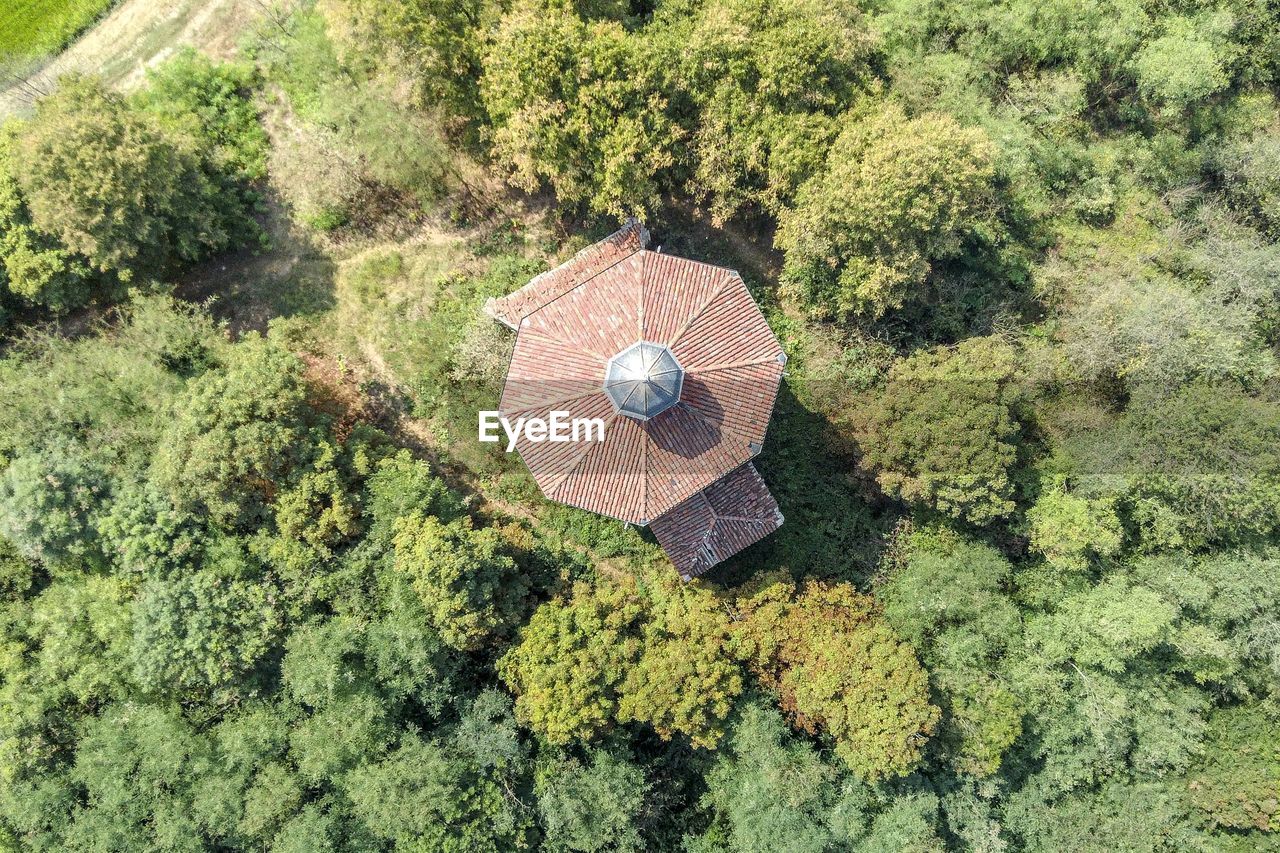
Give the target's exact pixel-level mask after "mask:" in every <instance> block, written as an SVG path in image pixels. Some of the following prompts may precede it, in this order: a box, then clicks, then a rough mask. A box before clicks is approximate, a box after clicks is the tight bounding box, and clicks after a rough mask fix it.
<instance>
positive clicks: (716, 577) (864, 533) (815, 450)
mask: <svg viewBox="0 0 1280 853" xmlns="http://www.w3.org/2000/svg"><path fill="white" fill-rule="evenodd" d="M857 459H858V453H857V448H856V447H855V446H854V445H853V444H852V442H850V441H849V439H848V438H847V437H845V436H843V435H841V434H840V433H839V432H838V431H837V430H836V429H835V428H834V427H833V426H832V424H831V422H830V421H829V420H828V419H827V418H825V417H824V416H822V415H821V414H819V413H817V412H815V411H812V410H811V409H809V408H807V407H806V406H805V405H804V404H803V403H802V402H801V401H800V400H799V399H797V398H796V396H795V395H794V394H793V393H792V391H791V389H790V388H789V387H788V386H787V385H786V384H785V383H784V384H783V385H782V387H781V389H779V392H778V401H777V404H776V406H775V408H774V413H773V420H772V421H771V422H770V425H769V435H768V437H767V438H766V440H765V447H764V452H763V453H762V454H761V455H760V456H759V457H758V458H757V459H756V467H757V468H758V469H759V470H760V474H761V475H762V476H763V477H764V479H765V482H766V483H768V485H769V490H770V491H771V492H773V495H774V497H775V498H777V500H778V505H779V507H780V508H781V509H782V514H783V515H784V516H785V517H786V521H785V522H784V523H783V525H782V528H781V529H779V530H778V531H776V532H774V533H772V534H770V535H769V536H768V537H766V538H765V539H764V540H763V541H761V542H759V543H757V544H756V545H753V546H751V547H750V548H748V549H747V550H745V551H743V552H742V553H741V554H739V555H737V556H736V557H734V558H732V559H730V560H727V561H726V562H725V563H723V564H721V565H720V566H717V567H716V568H714V569H712V570H711V572H710V573H709V574H708V575H707V578H708V579H709V580H711V581H714V582H716V583H719V584H723V585H725V586H738V585H740V584H742V583H744V582H745V581H747V580H748V579H750V578H751V577H752V576H753V575H755V574H757V573H759V572H762V571H771V570H775V569H786V570H788V571H789V572H791V574H793V575H794V576H796V577H817V578H829V579H839V580H847V581H851V582H853V583H855V584H857V585H859V586H862V587H865V586H866V585H867V584H868V582H869V581H870V579H871V577H872V576H873V575H874V574H875V572H876V570H877V567H878V566H879V562H880V555H881V553H882V552H883V551H884V547H885V543H886V541H887V539H888V536H889V534H890V532H891V531H892V530H893V528H894V525H895V524H896V523H897V521H898V519H899V517H900V515H901V513H900V511H899V510H898V508H897V507H896V506H895V505H893V504H892V503H890V502H889V501H887V500H885V499H884V498H883V497H882V496H880V495H879V493H878V492H877V491H876V490H875V488H874V486H873V485H872V484H871V483H870V482H869V481H868V480H867V478H866V477H865V476H864V475H862V474H861V473H860V472H859V470H858V467H857Z"/></svg>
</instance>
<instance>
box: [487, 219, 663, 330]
mask: <svg viewBox="0 0 1280 853" xmlns="http://www.w3.org/2000/svg"><path fill="white" fill-rule="evenodd" d="M647 245H649V232H648V231H646V230H645V229H644V226H643V225H641V224H640V223H639V221H637V220H636V219H628V220H627V222H626V224H625V225H623V226H622V227H621V228H619V229H618V230H617V231H615V232H613V233H612V234H610V235H609V236H608V237H605V238H604V239H603V240H601V241H600V242H599V243H593V244H592V245H590V246H588V247H587V248H585V249H583V250H582V251H581V252H578V254H576V255H574V256H573V257H572V258H570V259H569V260H568V261H565V262H564V263H563V264H561V265H560V266H558V267H556V268H555V269H553V270H548V271H547V272H544V273H543V274H542V275H540V276H537V277H536V278H534V279H533V280H532V281H530V282H529V283H528V284H526V285H525V286H524V287H522V288H520V289H519V290H517V291H516V292H515V293H511V294H508V295H507V296H504V297H502V298H501V299H490V300H489V301H488V302H486V303H485V306H484V311H485V313H486V314H488V315H489V316H490V317H492V318H494V319H495V320H498V321H499V322H501V323H504V324H505V325H507V326H510V327H511V328H513V329H514V328H515V327H516V326H517V325H519V323H520V321H521V320H522V319H523V318H525V317H527V316H529V315H530V314H532V313H533V312H534V311H537V310H538V309H539V308H541V307H542V306H543V305H546V304H547V303H548V302H550V301H551V300H553V299H555V298H557V297H559V296H563V295H564V294H565V293H567V292H568V291H570V290H572V289H573V288H575V287H577V286H578V285H580V284H582V283H583V282H584V281H587V280H588V279H590V278H591V277H592V276H594V275H596V274H598V273H600V272H601V271H603V270H606V269H608V268H609V267H611V266H613V265H614V264H616V263H617V262H618V261H620V260H622V259H623V258H625V257H627V256H628V255H631V254H634V253H636V252H638V251H640V250H641V249H643V248H644V247H645V246H647Z"/></svg>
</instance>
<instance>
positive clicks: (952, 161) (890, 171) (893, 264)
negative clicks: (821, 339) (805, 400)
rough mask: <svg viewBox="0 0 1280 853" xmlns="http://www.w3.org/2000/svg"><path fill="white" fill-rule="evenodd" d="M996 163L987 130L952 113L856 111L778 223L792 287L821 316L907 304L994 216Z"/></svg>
mask: <svg viewBox="0 0 1280 853" xmlns="http://www.w3.org/2000/svg"><path fill="white" fill-rule="evenodd" d="M993 158H994V149H993V148H992V145H991V143H990V141H988V139H987V137H986V134H985V133H983V132H982V131H981V130H979V129H976V128H963V127H961V126H960V125H959V124H957V123H956V121H955V120H954V119H952V118H950V117H948V116H945V115H940V114H937V113H928V114H925V115H922V116H920V117H919V118H914V119H912V118H908V117H907V116H906V114H905V113H903V111H902V109H901V108H899V107H897V106H893V105H887V106H884V107H881V108H879V109H878V110H876V111H873V112H870V113H867V112H865V111H861V110H854V111H851V112H850V113H848V114H847V115H846V117H845V119H844V124H843V127H842V129H841V130H840V134H839V136H837V137H836V140H835V142H834V143H833V144H832V146H831V150H830V151H829V152H828V153H827V157H826V162H825V165H824V167H823V168H822V170H821V171H819V172H818V174H816V175H814V176H813V177H812V178H810V179H809V180H807V181H806V182H805V183H804V184H803V185H801V187H800V189H799V191H798V193H797V194H796V201H795V204H794V206H793V207H791V208H789V209H787V210H784V211H783V212H782V213H781V214H780V215H779V217H778V234H777V238H776V243H777V246H778V248H780V249H782V251H783V252H784V253H785V254H786V261H785V264H784V268H783V278H784V281H785V285H786V288H787V289H788V291H789V292H790V293H791V294H792V295H793V297H794V298H796V300H797V301H798V302H799V303H800V304H801V305H803V306H804V307H805V308H806V309H807V310H808V311H809V312H810V313H812V314H814V315H817V316H822V317H844V316H847V315H850V314H860V315H864V316H866V317H869V318H871V319H875V318H878V317H880V316H881V315H882V314H884V313H885V311H887V310H889V309H891V308H897V307H899V306H901V305H902V304H903V302H905V301H906V300H907V299H908V298H909V297H912V296H915V295H916V294H917V293H918V292H919V290H920V288H921V287H922V285H923V284H924V283H925V280H926V279H927V277H928V275H929V272H930V269H931V265H932V263H933V261H935V260H939V259H943V258H949V257H954V256H955V255H957V254H959V253H960V250H961V247H962V245H963V243H964V240H965V238H966V237H967V236H968V235H969V234H970V232H971V231H973V229H974V228H975V227H977V226H978V224H979V223H980V221H981V220H982V218H983V217H984V216H985V215H986V210H987V208H988V207H989V206H990V204H991V197H992V180H993V177H994V167H993V165H992V161H993Z"/></svg>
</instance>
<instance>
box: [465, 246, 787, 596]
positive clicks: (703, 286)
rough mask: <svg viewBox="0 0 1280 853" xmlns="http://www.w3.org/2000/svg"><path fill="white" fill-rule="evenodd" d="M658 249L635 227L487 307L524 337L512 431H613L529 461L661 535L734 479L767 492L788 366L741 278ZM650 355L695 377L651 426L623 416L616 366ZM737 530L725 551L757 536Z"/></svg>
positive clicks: (601, 507) (512, 397)
mask: <svg viewBox="0 0 1280 853" xmlns="http://www.w3.org/2000/svg"><path fill="white" fill-rule="evenodd" d="M647 239H648V235H647V233H646V232H645V231H644V229H643V228H642V227H641V226H640V225H639V224H638V223H635V222H631V223H629V224H628V225H627V226H625V227H624V228H623V229H622V230H620V231H618V232H617V233H615V234H613V235H612V236H610V237H609V238H606V239H605V240H604V241H602V242H601V243H598V244H596V245H595V246H592V247H590V248H589V249H585V250H583V251H582V252H580V253H579V254H578V256H577V257H575V258H574V259H573V260H572V261H570V262H569V263H567V264H565V265H563V266H561V267H559V268H557V269H555V270H552V271H551V272H549V273H544V274H543V275H541V276H538V277H537V278H535V279H534V280H533V281H531V282H530V283H529V284H528V285H526V286H525V287H523V288H521V289H520V290H518V291H516V292H515V293H512V294H511V295H509V296H506V297H503V298H502V299H499V300H491V302H490V304H489V305H488V306H486V310H487V311H489V313H490V314H491V315H492V316H494V317H496V318H498V319H499V320H501V321H502V322H504V323H507V324H508V325H511V326H512V327H514V328H516V329H517V337H516V344H515V348H514V351H513V353H512V357H511V365H510V369H509V370H508V373H507V381H506V384H505V386H504V388H503V393H502V402H501V411H502V412H503V414H504V415H506V417H507V418H509V419H512V420H515V419H516V418H518V417H542V418H545V417H547V416H548V414H549V413H550V412H551V411H563V412H566V413H567V416H568V417H570V418H600V419H602V420H603V421H604V423H605V438H604V440H603V441H598V442H564V443H554V442H550V441H543V442H531V441H529V440H528V439H527V438H525V437H523V436H522V437H521V438H520V440H519V441H518V443H517V449H518V450H519V451H520V455H521V457H522V458H523V459H524V461H525V464H526V465H528V467H529V471H530V472H531V473H532V474H533V477H534V479H535V480H536V481H537V483H538V486H539V487H540V488H541V489H542V491H543V493H544V494H546V495H547V497H549V498H552V499H553V500H557V501H561V502H563V503H566V504H569V505H571V506H576V507H580V508H582V509H586V510H590V511H592V512H597V513H601V514H603V515H608V516H612V517H614V518H618V519H622V520H623V521H628V522H631V523H634V524H649V523H651V522H653V523H655V524H656V523H657V522H655V521H654V519H657V518H658V517H659V516H663V515H664V514H667V513H670V512H671V511H673V509H674V508H675V507H677V505H680V506H684V505H685V504H686V503H687V502H690V501H692V500H697V499H700V498H701V497H702V496H704V490H707V489H708V487H709V486H712V484H714V483H716V482H717V481H718V480H720V479H721V478H722V477H725V475H726V474H730V478H731V479H732V478H737V479H736V480H734V482H739V481H741V482H746V483H747V484H748V485H750V486H752V487H753V488H754V486H755V483H756V482H757V481H759V475H758V474H755V469H754V468H751V466H749V465H747V464H746V463H747V462H749V461H750V460H751V458H752V457H754V456H755V455H756V454H757V453H759V452H760V448H761V446H762V445H763V443H764V437H765V431H766V430H767V428H768V425H769V417H770V415H771V413H772V411H773V404H774V399H775V397H776V395H777V391H778V384H779V382H780V381H781V378H782V368H783V364H784V362H785V361H786V359H785V357H784V355H783V353H782V347H781V346H780V345H779V344H778V341H777V338H775V337H774V335H773V332H772V330H770V328H769V325H768V323H766V322H765V319H764V316H763V315H762V314H761V313H760V309H759V308H758V307H756V304H755V301H754V300H753V299H752V298H751V294H750V293H749V292H748V291H747V288H746V285H745V284H744V283H743V281H742V278H741V277H740V276H739V275H738V274H737V273H736V272H734V271H732V270H728V269H724V268H723V267H717V266H712V265H710V264H703V263H699V262H697V261H691V260H688V259H685V258H679V257H675V256H671V255H663V254H660V253H657V252H651V251H648V250H646V249H644V248H643V244H644V242H646V241H647ZM638 341H648V342H651V343H654V344H659V345H662V346H664V347H666V348H668V349H669V350H670V352H671V354H672V355H673V356H674V357H675V359H676V360H678V362H679V364H680V367H681V368H682V369H683V372H684V382H683V386H682V388H681V391H680V401H679V402H678V403H677V404H676V405H674V406H672V407H671V408H668V409H666V410H665V411H662V412H660V413H659V414H655V415H653V416H652V417H650V419H649V420H647V421H642V420H636V419H632V418H631V417H628V416H626V415H623V414H620V413H619V412H618V411H617V410H616V408H615V407H614V404H613V402H612V401H611V400H610V398H609V396H608V395H607V394H606V393H605V390H604V376H605V370H606V366H607V364H608V362H609V360H610V359H611V358H613V357H614V356H615V355H617V354H619V353H620V352H622V351H623V350H625V349H627V348H628V347H631V346H632V345H633V344H635V343H637V342H638ZM744 470H745V471H748V472H749V475H748V474H743V473H742V472H743V471H744ZM730 472H732V473H730ZM744 477H747V480H743V478H744ZM750 477H754V480H750ZM748 481H749V482H748ZM760 487H761V488H763V482H762V481H761V482H760ZM764 494H765V495H766V496H767V495H768V491H767V490H765V491H764ZM757 500H762V499H757ZM768 500H769V501H770V502H771V501H772V498H771V497H770V498H769V499H768ZM771 505H772V506H773V508H774V510H776V504H771ZM727 517H728V516H726V518H727ZM779 518H780V516H779ZM726 523H727V522H726ZM734 524H738V522H734ZM739 526H740V525H739ZM756 527H759V525H758V524H757V525H756ZM666 529H668V530H670V529H671V528H670V524H669V523H668V524H667V525H666ZM751 529H753V530H754V529H755V528H754V527H753V528H751ZM769 529H770V530H771V529H773V528H769ZM724 530H725V532H724V533H721V534H717V535H718V536H720V539H718V540H717V541H721V540H723V544H722V545H719V546H717V547H721V548H722V549H723V548H728V547H729V546H730V545H731V544H732V543H734V542H737V541H739V540H741V539H742V537H743V536H744V535H745V534H743V533H742V532H741V531H740V530H739V529H738V528H737V527H733V526H732V525H729V526H727V527H725V528H724ZM766 532H767V531H766ZM668 535H669V534H668ZM760 535H764V534H763V533H762V534H760ZM757 538H758V537H757ZM751 541H755V540H751ZM738 547H743V546H738ZM735 550H736V548H735ZM727 553H732V551H729V552H727ZM682 571H684V570H683V569H682Z"/></svg>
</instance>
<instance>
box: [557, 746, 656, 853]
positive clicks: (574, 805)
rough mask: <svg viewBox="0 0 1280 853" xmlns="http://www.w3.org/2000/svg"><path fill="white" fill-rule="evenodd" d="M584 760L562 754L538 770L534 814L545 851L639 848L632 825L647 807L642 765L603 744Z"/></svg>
mask: <svg viewBox="0 0 1280 853" xmlns="http://www.w3.org/2000/svg"><path fill="white" fill-rule="evenodd" d="M589 755H590V758H589V760H587V761H579V760H578V759H576V758H574V757H572V756H560V757H557V758H556V759H555V760H553V761H550V762H548V763H546V764H545V765H543V766H542V767H540V768H539V769H538V774H537V783H536V787H535V790H536V793H537V795H538V815H539V818H540V819H541V822H542V827H543V829H544V831H545V832H546V840H545V842H544V844H545V846H546V848H547V849H549V850H564V851H582V853H597V851H604V850H617V851H619V853H624V851H634V850H642V849H643V842H642V840H641V838H640V833H639V831H638V829H637V827H636V824H637V821H638V818H639V817H640V815H641V814H643V812H644V811H645V799H646V794H647V790H648V785H647V784H646V783H645V778H644V770H642V769H641V768H640V767H638V766H637V765H635V764H633V763H632V762H630V761H628V760H627V759H625V758H622V757H620V756H617V755H614V754H613V753H612V752H609V751H607V750H603V749H596V750H592V751H591V752H590V753H589Z"/></svg>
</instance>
